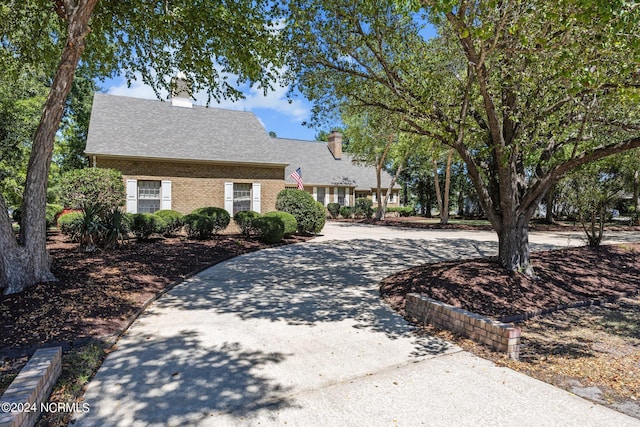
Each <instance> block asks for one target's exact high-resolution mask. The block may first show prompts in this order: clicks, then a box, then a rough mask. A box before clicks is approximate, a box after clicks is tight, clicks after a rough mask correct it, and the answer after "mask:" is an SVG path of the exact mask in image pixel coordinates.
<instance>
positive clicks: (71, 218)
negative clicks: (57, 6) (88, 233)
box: [58, 212, 83, 241]
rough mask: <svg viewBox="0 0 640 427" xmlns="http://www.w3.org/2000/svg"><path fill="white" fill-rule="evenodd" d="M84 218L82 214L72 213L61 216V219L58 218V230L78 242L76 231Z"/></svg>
mask: <svg viewBox="0 0 640 427" xmlns="http://www.w3.org/2000/svg"><path fill="white" fill-rule="evenodd" d="M82 216H83V213H82V212H70V213H67V214H64V215H62V216H60V218H58V228H60V232H61V233H62V234H64V235H65V236H68V237H69V238H71V239H72V240H73V241H77V240H76V237H75V235H76V229H77V228H78V223H79V222H81V221H82Z"/></svg>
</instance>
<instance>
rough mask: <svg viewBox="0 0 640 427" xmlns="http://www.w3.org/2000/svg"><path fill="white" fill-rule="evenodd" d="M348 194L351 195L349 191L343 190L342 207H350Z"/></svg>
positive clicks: (348, 189) (347, 189)
mask: <svg viewBox="0 0 640 427" xmlns="http://www.w3.org/2000/svg"><path fill="white" fill-rule="evenodd" d="M349 194H351V189H350V188H345V189H344V205H345V206H351V204H350V203H349Z"/></svg>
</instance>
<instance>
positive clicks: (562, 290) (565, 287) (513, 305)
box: [380, 243, 640, 418]
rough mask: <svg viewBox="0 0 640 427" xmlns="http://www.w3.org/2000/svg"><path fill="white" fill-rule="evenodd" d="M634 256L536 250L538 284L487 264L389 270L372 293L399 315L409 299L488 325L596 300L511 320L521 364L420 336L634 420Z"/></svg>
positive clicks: (639, 395) (639, 353)
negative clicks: (459, 311)
mask: <svg viewBox="0 0 640 427" xmlns="http://www.w3.org/2000/svg"><path fill="white" fill-rule="evenodd" d="M639 255H640V244H639V243H635V244H623V245H611V246H601V247H599V248H595V249H594V248H588V247H581V248H570V249H562V250H555V251H546V252H537V253H534V254H533V256H532V258H533V262H534V268H535V271H536V274H537V275H538V280H532V279H529V278H526V277H524V276H522V275H517V274H508V273H507V272H506V271H505V270H503V269H502V268H500V267H499V266H498V265H497V263H496V262H495V260H494V259H476V260H470V261H452V262H442V263H436V264H428V265H424V266H419V267H415V268H412V269H409V270H405V271H402V272H400V273H397V274H395V275H393V276H391V277H389V278H387V279H385V280H384V281H383V282H382V284H381V286H380V290H381V293H382V296H383V298H384V299H385V300H386V301H387V302H388V303H389V304H390V305H391V306H392V307H393V308H394V309H396V310H397V311H398V312H399V313H400V314H402V315H405V313H404V299H405V295H406V294H407V293H410V292H418V293H422V294H424V295H426V296H428V297H430V298H433V299H437V300H440V301H443V302H445V303H447V304H451V305H454V306H457V307H460V308H464V309H466V310H468V311H472V312H475V313H478V314H482V315H485V316H488V317H492V318H494V319H499V318H501V317H505V316H514V315H518V314H523V313H532V312H535V311H539V310H545V309H548V308H551V307H558V306H561V305H563V304H564V305H569V304H571V303H575V302H578V301H586V300H594V301H601V303H600V304H598V305H590V306H585V307H582V308H568V309H566V310H560V311H554V312H552V313H549V314H546V315H542V316H537V317H533V318H531V319H528V320H525V321H523V322H519V323H517V326H518V327H519V328H521V329H522V339H521V345H522V347H521V351H520V360H519V361H513V360H510V359H509V358H508V357H507V356H506V355H504V354H502V353H497V352H494V351H491V350H490V349H488V348H487V347H485V346H482V345H480V344H477V343H476V342H474V341H472V340H470V339H467V338H463V337H460V336H456V335H454V334H452V333H451V332H449V331H445V330H441V329H438V328H436V327H434V326H431V325H421V326H419V331H421V332H422V333H425V334H428V335H435V336H438V337H440V338H443V339H446V340H449V341H453V342H456V343H457V344H458V345H460V346H461V347H462V348H463V349H465V350H467V351H471V352H473V353H475V354H477V355H479V356H480V357H483V358H486V359H490V360H492V361H494V362H495V363H497V364H498V365H502V366H507V367H509V368H512V369H515V370H518V371H520V372H523V373H525V374H527V375H529V376H532V377H534V378H537V379H540V380H542V381H545V382H548V383H550V384H553V385H555V386H557V387H561V388H564V389H566V390H568V391H570V392H572V393H575V394H578V395H580V396H583V397H585V398H588V399H591V400H593V401H595V402H597V403H600V404H604V405H607V406H610V407H612V408H614V409H616V410H618V411H621V412H624V413H626V414H628V415H631V416H634V417H636V418H640V328H639V327H638V325H639V324H640V297H639V296H638V291H639V290H640V258H639ZM624 295H635V296H632V297H625V296H624ZM611 299H615V301H612V302H607V301H608V300H611ZM525 317H526V316H525Z"/></svg>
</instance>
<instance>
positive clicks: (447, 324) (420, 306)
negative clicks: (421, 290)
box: [405, 294, 521, 360]
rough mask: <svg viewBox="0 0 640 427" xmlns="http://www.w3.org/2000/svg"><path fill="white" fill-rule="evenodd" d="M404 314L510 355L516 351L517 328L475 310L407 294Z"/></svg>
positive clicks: (518, 352)
mask: <svg viewBox="0 0 640 427" xmlns="http://www.w3.org/2000/svg"><path fill="white" fill-rule="evenodd" d="M405 310H406V312H407V316H408V317H410V318H413V319H416V320H417V321H418V322H420V323H422V324H427V323H429V324H432V325H434V326H437V327H439V328H442V329H447V330H450V331H452V332H455V333H458V334H460V335H463V336H465V337H468V338H471V339H472V340H474V341H477V342H479V343H481V344H485V345H488V346H489V347H491V348H493V349H495V350H497V351H501V352H505V353H507V354H508V355H509V357H510V358H511V359H514V360H517V359H518V357H519V355H520V335H521V330H520V328H516V327H514V326H513V325H512V324H507V323H502V322H499V321H497V320H493V319H489V318H487V317H484V316H480V315H479V314H475V313H472V312H470V311H467V310H463V309H461V308H457V307H454V306H451V305H449V304H445V303H443V302H440V301H436V300H434V299H431V298H427V297H425V296H423V295H419V294H408V295H407V305H406V308H405Z"/></svg>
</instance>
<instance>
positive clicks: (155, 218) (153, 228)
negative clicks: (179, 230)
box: [131, 213, 167, 239]
mask: <svg viewBox="0 0 640 427" xmlns="http://www.w3.org/2000/svg"><path fill="white" fill-rule="evenodd" d="M166 228H167V223H166V222H165V220H164V219H163V218H162V217H161V216H159V215H155V214H151V213H136V214H133V215H131V231H132V232H133V234H135V236H136V237H137V238H139V239H148V238H149V237H150V236H151V235H152V234H154V233H162V232H163V231H164V230H165V229H166Z"/></svg>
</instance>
